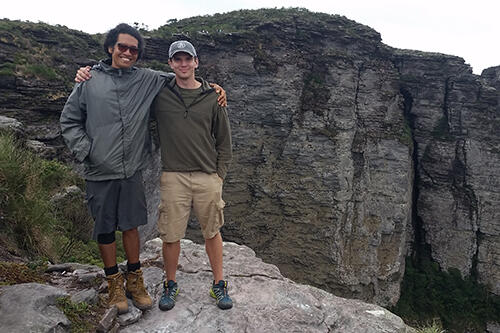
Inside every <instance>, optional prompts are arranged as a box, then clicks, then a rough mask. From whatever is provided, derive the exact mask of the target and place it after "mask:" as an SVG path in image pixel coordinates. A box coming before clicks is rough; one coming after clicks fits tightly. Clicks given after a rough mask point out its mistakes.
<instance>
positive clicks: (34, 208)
mask: <svg viewBox="0 0 500 333" xmlns="http://www.w3.org/2000/svg"><path fill="white" fill-rule="evenodd" d="M69 185H77V186H78V187H80V188H83V180H82V179H81V178H80V177H78V176H77V175H76V174H75V173H73V172H72V171H71V170H70V168H69V167H67V166H65V165H63V164H61V163H59V162H57V161H55V160H52V161H48V160H44V159H41V158H39V157H37V156H36V155H34V154H33V153H31V152H29V151H27V150H26V149H25V148H24V147H21V146H20V145H19V143H18V142H16V140H15V139H14V138H13V137H12V135H10V134H5V133H3V134H0V216H1V217H2V225H0V233H2V234H4V238H7V239H10V240H12V242H11V244H9V245H10V246H11V247H12V244H14V245H15V246H16V247H17V249H16V250H17V251H15V252H19V253H20V254H22V255H26V256H28V257H30V258H32V259H41V260H50V261H51V262H54V263H56V262H63V261H76V262H81V263H90V264H97V265H102V264H101V259H100V255H99V250H98V247H97V244H96V243H95V242H94V241H91V240H90V234H91V229H92V225H93V223H92V219H91V217H90V216H89V214H88V210H87V207H86V204H85V203H84V201H83V198H82V197H81V194H80V193H79V192H76V193H73V192H68V193H67V194H66V195H65V196H59V197H61V198H60V199H57V200H56V199H55V198H57V196H56V194H58V193H61V192H63V189H64V188H65V187H68V186H69ZM118 239H121V237H118ZM124 258H125V254H124V251H123V246H122V244H121V243H120V242H118V260H124Z"/></svg>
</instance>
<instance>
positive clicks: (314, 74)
mask: <svg viewBox="0 0 500 333" xmlns="http://www.w3.org/2000/svg"><path fill="white" fill-rule="evenodd" d="M257 13H258V11H257ZM283 13H285V15H284V14H283ZM236 14H238V13H236ZM236 14H227V15H226V16H224V15H219V16H217V15H216V16H215V17H213V18H212V20H215V21H217V20H221V21H224V20H228V21H229V20H230V19H231V18H232V19H234V17H235V16H237V15H236ZM210 20H211V19H210V18H198V19H196V18H195V19H189V20H186V21H180V22H178V23H176V24H173V25H172V26H173V27H174V28H175V29H177V31H179V32H180V31H186V30H187V29H188V26H189V25H190V24H194V25H196V24H197V25H198V26H199V27H200V28H199V29H198V30H199V32H191V33H190V34H189V35H188V36H183V37H182V38H189V39H191V40H192V41H193V43H194V44H195V46H196V47H197V50H198V53H199V55H200V74H201V75H202V76H205V77H206V78H208V79H209V80H210V81H213V82H217V83H219V84H221V85H222V86H223V87H224V88H225V89H226V90H227V92H228V98H229V100H228V102H229V108H228V110H229V114H230V119H231V126H232V133H233V143H234V161H233V165H232V167H231V171H230V172H229V174H228V177H227V179H226V181H225V187H224V191H225V195H224V196H225V200H226V202H227V206H226V210H225V212H226V213H225V215H226V224H225V226H224V228H223V236H224V238H225V239H227V240H231V241H235V242H237V243H242V244H245V245H248V246H250V247H251V248H252V249H254V250H255V251H256V252H257V253H258V254H259V256H260V257H262V258H263V259H264V260H266V261H269V262H272V263H274V264H276V265H277V266H278V267H279V268H280V270H281V271H282V272H283V273H284V275H285V276H287V277H289V278H291V279H294V280H297V281H301V282H306V283H310V284H313V285H315V286H319V287H321V288H323V289H326V290H329V291H332V292H334V293H336V294H339V295H343V296H348V297H356V298H361V299H364V300H368V301H372V302H376V303H378V304H382V305H390V304H394V303H395V302H396V301H397V299H398V297H399V286H400V282H401V280H402V277H403V273H404V258H405V256H407V255H410V254H411V253H412V251H413V250H417V249H422V248H424V249H426V248H429V249H430V254H431V256H432V258H433V259H434V260H436V261H437V262H438V263H439V264H440V265H441V267H442V268H443V269H448V268H451V267H455V268H458V269H459V270H460V271H461V272H462V273H463V274H464V275H469V274H474V275H476V276H478V278H479V280H480V281H482V282H484V283H486V284H488V285H489V286H490V288H491V290H492V291H493V292H495V293H497V294H499V293H500V286H499V285H498V281H500V270H499V265H500V257H499V253H500V248H499V246H500V242H499V237H500V236H499V234H500V222H499V218H498V212H497V210H495V207H496V206H497V205H498V204H500V193H499V190H498V188H499V186H498V185H499V183H500V176H498V172H495V171H497V170H498V165H499V164H498V161H499V159H500V147H499V145H500V141H499V140H498V136H499V135H500V125H499V120H498V114H499V112H500V111H499V106H498V105H499V94H498V86H499V84H500V83H499V82H500V79H499V74H498V73H499V70H498V69H490V70H487V71H485V73H483V77H479V76H476V75H473V74H472V73H471V70H470V67H469V66H467V65H466V64H464V61H463V60H462V59H461V58H458V57H452V56H445V55H440V54H429V53H421V52H417V51H415V52H413V51H402V50H395V49H392V48H389V47H387V46H385V45H384V44H382V43H381V42H380V35H379V34H378V33H377V32H375V31H374V30H372V29H370V28H369V27H366V26H362V25H360V24H357V23H355V22H353V21H350V20H348V19H346V18H343V17H338V16H331V15H325V14H312V13H307V12H302V11H279V10H278V11H276V12H275V13H274V14H273V15H269V16H266V17H264V18H262V19H260V20H251V19H248V20H241V21H238V29H235V28H234V27H233V31H234V32H231V33H229V31H227V30H224V31H220V30H221V29H219V30H216V31H213V32H212V31H211V30H210V29H209V28H208V26H209V23H210V22H212V21H210ZM209 21H210V22H209ZM193 22H194V23H193ZM211 24H213V22H212V23H211ZM205 27H207V28H205ZM210 27H211V26H210ZM207 29H208V30H209V31H208V32H206V31H205V30H207ZM161 30H162V29H160V31H158V32H157V33H152V34H150V35H151V36H150V37H149V38H148V40H147V49H146V51H147V52H146V58H145V59H144V62H143V63H142V64H143V65H151V66H156V67H158V66H159V65H158V64H161V63H166V60H167V51H166V50H168V45H169V44H170V43H171V42H172V41H173V40H176V39H179V38H181V37H180V36H179V35H172V34H171V33H167V32H169V31H161ZM236 30H237V31H236ZM0 32H1V30H0ZM83 36H85V35H82V40H85V39H84V38H85V37H83ZM86 38H88V37H86ZM0 40H1V39H0ZM50 47H52V48H56V49H57V47H59V46H58V45H52V46H50ZM93 47H94V46H92V45H90V44H89V54H90V50H92V49H93ZM97 48H98V47H97V45H96V46H95V49H97ZM95 49H93V50H95ZM82 52H83V51H82ZM87 57H92V55H91V54H90V55H88V56H87ZM5 59H7V58H6V57H5V56H4V58H3V61H4V62H5V61H6V60H5ZM0 60H2V58H0ZM83 62H84V61H75V59H72V58H71V57H68V66H70V65H73V66H74V67H73V68H71V69H70V70H69V72H71V71H75V70H76V68H77V67H78V66H75V65H76V64H81V63H83ZM4 80H5V78H4V77H3V76H0V82H2V81H4ZM9 80H12V79H11V78H9ZM18 80H19V79H18V78H17V77H16V78H15V82H16V84H15V85H14V86H9V87H4V84H2V83H0V88H2V89H4V90H3V91H2V93H7V94H12V93H14V92H15V91H16V90H17V89H18V87H19V83H18V82H19V81H18ZM61 80H62V78H61ZM59 92H60V93H61V94H63V95H64V96H67V94H68V93H69V91H68V89H67V88H66V90H62V89H61V90H60V91H59ZM20 96H22V100H23V104H22V107H20V106H19V105H20V104H19V103H18V102H17V100H15V99H10V102H9V103H7V104H5V103H4V104H2V105H1V106H0V111H1V112H2V114H4V113H8V114H9V115H10V116H13V117H15V118H19V117H23V116H22V115H21V114H26V111H25V109H30V110H32V111H31V112H36V114H44V113H50V114H53V119H52V120H56V118H57V115H58V110H60V108H62V104H60V103H59V104H58V107H59V109H58V110H54V109H53V106H52V108H45V107H41V108H40V107H35V106H34V105H39V104H37V102H36V100H35V98H32V97H31V96H29V95H24V94H21V95H20ZM16 114H20V116H19V117H17V116H16ZM42 118H43V119H44V121H45V120H46V119H47V117H41V118H40V119H42ZM21 120H23V119H22V118H21ZM25 120H26V121H27V125H28V126H37V124H38V122H37V121H35V122H33V121H30V119H25ZM51 124H53V122H51ZM56 140H57V139H56ZM59 144H60V141H59ZM157 160H158V156H155V161H156V162H157ZM153 165H154V167H152V169H151V170H147V173H146V175H147V176H146V178H148V184H147V186H148V191H150V193H151V195H150V196H149V200H150V202H149V205H150V211H151V214H150V219H151V223H150V224H149V226H148V228H149V229H145V230H143V232H144V233H145V234H148V235H153V234H154V229H155V219H156V214H157V213H156V207H157V202H158V185H157V174H158V172H159V171H158V163H154V164H153ZM194 228H196V226H195V225H194ZM190 235H191V237H193V238H197V237H199V233H198V232H197V231H196V232H194V231H193V232H191V233H190Z"/></svg>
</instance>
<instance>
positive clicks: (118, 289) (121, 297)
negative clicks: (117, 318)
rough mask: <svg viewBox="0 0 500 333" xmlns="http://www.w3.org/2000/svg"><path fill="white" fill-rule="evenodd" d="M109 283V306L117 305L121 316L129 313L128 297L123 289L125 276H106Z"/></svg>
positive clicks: (117, 274)
mask: <svg viewBox="0 0 500 333" xmlns="http://www.w3.org/2000/svg"><path fill="white" fill-rule="evenodd" d="M106 280H107V281H108V295H109V296H108V306H109V307H112V306H113V305H116V308H117V309H118V313H119V314H123V313H127V312H128V303H127V297H125V290H124V289H123V275H122V273H120V272H118V273H116V274H113V275H108V276H106Z"/></svg>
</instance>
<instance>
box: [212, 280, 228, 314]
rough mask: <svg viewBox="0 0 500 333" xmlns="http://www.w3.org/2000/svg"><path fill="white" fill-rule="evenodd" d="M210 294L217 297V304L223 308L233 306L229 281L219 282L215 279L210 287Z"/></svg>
mask: <svg viewBox="0 0 500 333" xmlns="http://www.w3.org/2000/svg"><path fill="white" fill-rule="evenodd" d="M210 296H212V297H213V298H215V299H216V303H217V306H218V307H219V308H220V309H222V310H226V309H231V308H232V307H233V301H232V300H231V297H229V295H228V293H227V281H224V280H220V281H219V282H218V283H217V284H215V281H214V282H213V284H212V288H210Z"/></svg>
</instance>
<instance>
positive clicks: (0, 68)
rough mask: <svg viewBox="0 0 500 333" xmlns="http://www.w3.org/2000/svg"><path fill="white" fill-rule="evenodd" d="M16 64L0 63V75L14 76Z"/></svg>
mask: <svg viewBox="0 0 500 333" xmlns="http://www.w3.org/2000/svg"><path fill="white" fill-rule="evenodd" d="M15 72H16V65H15V64H13V63H10V62H6V63H3V64H0V76H14V75H15Z"/></svg>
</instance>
